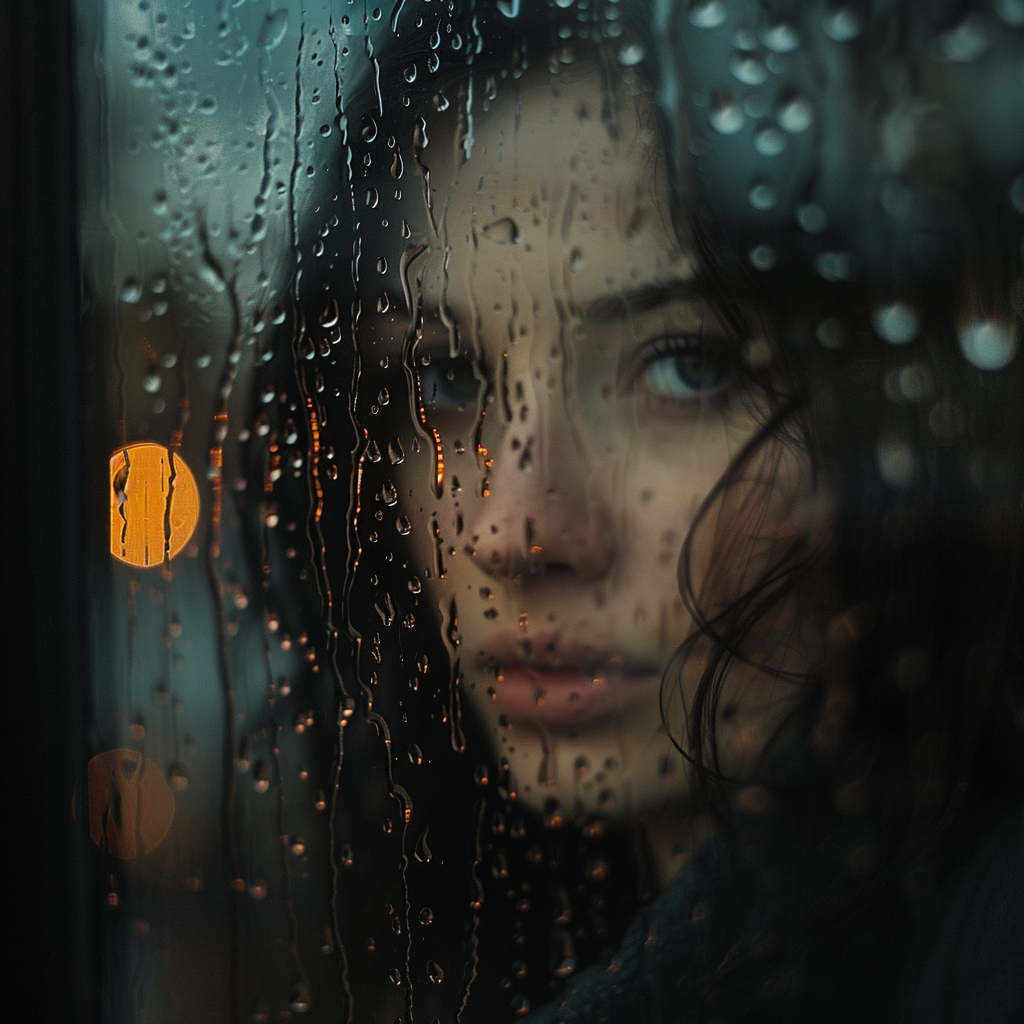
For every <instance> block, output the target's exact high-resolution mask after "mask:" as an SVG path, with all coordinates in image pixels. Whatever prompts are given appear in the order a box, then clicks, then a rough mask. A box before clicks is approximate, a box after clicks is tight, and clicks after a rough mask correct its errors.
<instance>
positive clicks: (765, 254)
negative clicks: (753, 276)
mask: <svg viewBox="0 0 1024 1024" xmlns="http://www.w3.org/2000/svg"><path fill="white" fill-rule="evenodd" d="M777 259H778V256H777V255H776V252H775V250H774V249H773V248H772V247H771V246H770V245H768V244H767V243H764V242H763V243H762V244H761V245H755V246H754V248H753V249H751V250H750V265H751V266H752V267H753V268H754V269H755V270H771V269H772V267H774V266H775V263H776V260H777Z"/></svg>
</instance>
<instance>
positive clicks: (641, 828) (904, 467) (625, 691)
mask: <svg viewBox="0 0 1024 1024" xmlns="http://www.w3.org/2000/svg"><path fill="white" fill-rule="evenodd" d="M279 4H280V6H279ZM876 6H877V5H876ZM882 6H884V5H882ZM891 7H892V10H888V9H887V10H884V11H883V10H880V9H876V7H872V6H871V5H867V4H860V3H851V4H848V5H842V4H832V3H825V2H821V3H811V4H787V3H768V2H759V0H736V2H729V0H693V2H684V0H678V2H672V0H653V2H650V3H642V2H634V0H552V2H550V3H549V2H541V0H537V2H529V0H475V2H471V0H467V2H465V3H462V2H458V0H448V2H445V0H398V2H397V3H395V4H394V5H392V6H388V7H376V6H373V4H372V0H371V2H370V3H358V4H357V3H355V2H354V0H333V2H328V0H317V2H311V3H303V4H298V3H293V2H290V0H289V2H284V0H271V2H268V3H260V2H257V0H249V2H248V3H247V2H245V0H237V2H229V0H192V2H191V3H184V4H170V3H161V2H159V0H139V2H132V3H123V4H117V5H115V4H80V5H79V11H78V17H79V22H80V32H81V39H82V42H81V49H80V53H79V72H78V73H79V83H80V104H79V106H80V140H79V149H80V152H81V185H80V190H81V196H82V206H81V221H80V234H81V246H82V253H83V268H84V271H83V281H82V288H83V295H84V297H85V310H86V316H85V334H86V346H87V360H86V365H87V369H88V373H87V379H86V381H85V382H84V387H85V388H86V395H87V401H86V405H87V410H88V430H89V432H90V441H91V443H92V445H93V447H95V448H96V449H97V450H102V451H103V452H105V453H107V459H106V461H104V462H103V464H102V465H96V466H91V467H89V475H90V480H91V481H92V483H91V493H92V496H93V504H94V506H95V508H94V509H93V511H94V512H96V513H97V514H96V516H95V528H94V530H93V536H92V547H91V551H90V558H91V562H90V565H91V589H92V594H93V599H92V605H91V614H92V622H91V628H92V634H91V651H92V658H91V674H92V687H93V692H92V718H91V721H90V722H88V723H84V724H83V728H84V729H86V730H87V733H88V740H89V746H90V759H89V760H88V762H87V763H86V764H83V765H82V766H81V770H80V773H79V782H78V785H77V787H76V790H75V793H74V795H73V800H72V802H73V805H74V814H75V816H76V818H77V819H78V820H79V821H80V822H81V837H82V844H83V849H87V850H88V856H89V857H90V858H91V859H90V863H91V865H92V868H93V877H94V880H95V892H94V898H95V899H96V900H97V901H99V902H101V903H102V904H103V906H104V915H105V924H104V934H103V939H102V942H103V948H102V970H103V994H102V1002H103V1013H104V1019H105V1020H110V1021H117V1022H121V1021H125V1022H129V1021H132V1022H134V1021H140V1022H141V1021H192V1020H223V1021H231V1022H236V1021H252V1022H271V1021H280V1020H290V1019H293V1018H303V1017H305V1018H308V1019H315V1020H325V1021H326V1020H331V1021H351V1022H356V1024H362V1022H370V1021H381V1022H388V1024H391V1022H393V1021H394V1022H397V1021H402V1022H404V1024H413V1022H414V1021H421V1022H424V1024H427V1022H433V1021H462V1022H464V1024H475V1022H497V1021H504V1020H512V1019H518V1018H526V1019H527V1020H537V1021H538V1022H540V1021H555V1020H560V1019H564V1020H565V1021H584V1020H588V1021H589V1020H597V1019H607V1020H610V1021H613V1022H614V1021H626V1020H634V1019H640V1018H641V1017H643V1018H649V1019H651V1020H666V1021H669V1020H677V1019H678V1020H683V1019H695V1020H704V1019H708V1020H711V1019H723V1020H724V1019H739V1017H740V1016H742V1014H743V1013H746V1012H748V1011H749V1010H750V1007H752V1006H753V1007H760V1006H763V1007H764V1008H765V1013H766V1014H767V1013H769V1011H770V1012H771V1013H781V1014H782V1017H783V1018H784V1017H785V1016H787V1014H789V1013H790V1011H792V1013H793V1014H797V1015H799V1014H803V1015H804V1016H805V1017H806V1018H807V1019H813V1017H814V1015H815V1014H816V1013H817V1012H818V1011H821V1010H822V1009H823V1008H824V1007H828V1006H830V1005H833V1004H832V1003H831V1002H830V1001H831V1000H835V999H839V998H840V997H841V994H842V993H848V990H850V989H851V988H852V989H858V986H857V984H856V979H858V978H861V977H867V976H872V977H874V976H875V973H877V971H876V968H878V965H877V964H876V963H875V962H874V961H873V960H872V956H881V955H882V953H884V954H885V956H884V958H883V959H884V960H885V971H883V972H882V974H884V978H883V980H882V982H880V985H881V989H880V990H879V991H880V994H879V995H878V996H877V997H876V996H871V997H870V998H878V999H879V1000H880V1001H881V1002H880V1003H879V1005H885V1006H889V1005H890V1004H889V1003H887V1002H885V1000H887V999H888V998H889V997H890V996H891V997H892V998H893V999H895V998H896V997H895V996H894V995H892V993H894V992H896V991H897V990H898V989H899V986H900V985H904V986H907V985H910V986H911V989H909V990H912V991H913V992H916V991H917V990H916V989H913V983H912V982H908V981H906V979H905V978H904V976H903V973H902V972H903V971H904V967H905V966H906V965H907V964H909V963H911V961H912V959H913V958H912V956H911V953H910V952H909V950H911V949H912V948H918V947H914V945H913V943H914V941H915V940H913V938H912V931H913V928H912V925H913V923H914V922H915V921H916V920H917V915H919V914H922V913H924V912H925V910H927V908H928V907H933V906H939V907H940V908H941V907H944V906H945V904H942V902H941V899H942V897H941V896H940V893H942V892H944V891H945V889H943V885H947V886H948V885H953V884H954V883H955V880H956V878H957V877H958V876H956V874H955V871H954V869H953V868H952V867H950V864H952V863H954V862H955V863H959V861H958V860H957V858H958V857H961V856H963V857H966V856H967V855H968V853H970V852H971V851H972V850H973V847H972V846H971V845H970V843H969V842H968V841H967V840H966V839H962V837H961V838H956V839H955V841H954V839H950V840H949V843H948V846H947V847H942V849H941V850H940V853H939V854H935V853H934V844H933V845H932V846H929V845H928V841H929V840H928V837H929V836H931V835H933V834H942V835H950V836H954V837H959V836H960V834H959V833H957V832H955V830H953V831H948V832H946V831H943V830H946V829H949V828H950V825H949V823H950V822H951V821H953V820H957V821H966V822H967V824H966V825H964V830H965V834H966V833H967V832H968V831H970V830H971V829H975V830H976V834H978V835H980V834H983V833H984V831H985V828H987V827H988V826H989V825H990V824H991V822H992V821H994V820H996V818H997V817H998V814H997V812H999V813H1001V812H1002V811H1004V810H1005V809H1006V807H1008V806H1011V804H1012V799H1011V798H1010V797H1007V798H1006V800H1005V801H1004V803H1000V804H999V806H998V807H997V808H995V809H993V810H991V811H986V812H985V813H984V814H979V815H978V817H977V818H972V817H970V816H969V815H968V816H967V817H966V818H964V816H963V815H962V814H961V812H960V806H961V802H962V800H963V794H964V793H965V792H966V791H967V790H968V789H969V788H970V787H971V786H979V785H980V786H984V785H986V779H987V776H985V775H984V774H979V773H981V772H982V769H980V768H978V769H975V768H974V767H972V766H973V765H975V764H976V763H977V762H978V761H979V758H978V756H977V755H978V738H977V737H978V735H979V734H981V732H983V731H984V730H985V729H989V730H990V731H991V732H992V734H993V735H995V734H998V735H999V736H1000V737H1002V739H1006V737H1007V736H1009V737H1013V736H1016V739H1017V741H1018V743H1019V734H1020V730H1021V728H1022V722H1024V718H1022V716H1021V710H1020V709H1021V707H1022V706H1024V701H1022V699H1021V698H1020V693H1019V666H1016V665H1015V663H1014V662H1013V661H1012V658H1010V657H1009V656H1008V655H1007V654H1006V651H1007V650H1008V649H1010V648H1012V646H1013V641H1012V636H1014V635H1016V634H1013V628H1015V627H1012V626H1011V625H1008V624H1007V618H1008V616H1009V613H1008V609H1009V610H1013V609H1017V610H1019V606H1020V595H1019V593H1018V592H1017V590H1016V589H1014V588H1015V586H1016V584H1015V583H1014V579H1015V577H1014V574H1013V572H1012V571H1010V570H1008V569H1007V568H1006V567H1007V566H1012V565H1016V564H1017V562H1019V557H1020V555H1019V550H1020V549H1019V538H1020V534H1021V522H1020V519H1021V507H1022V506H1021V464H1020V452H1019V441H1020V436H1021V426H1022V424H1021V422H1020V415H1019V412H1018V411H1015V410H1019V409H1020V408H1024V405H1021V404H1020V403H1018V402H1016V401H1015V399H1016V398H1018V397H1019V392H1020V390H1021V381H1020V371H1019V367H1018V365H1017V363H1018V354H1017V347H1018V344H1019V334H1020V330H1019V325H1018V319H1019V315H1020V311H1021V305H1022V297H1021V296H1022V290H1021V289H1022V285H1021V281H1022V278H1021V267H1020V263H1021V237H1022V233H1024V132H1021V131H1020V130H1019V126H1020V125H1021V123H1022V121H1024V87H1022V83H1021V79H1020V68H1021V66H1024V65H1022V64H1021V61H1022V59H1024V5H1022V4H1021V3H1019V2H1018V0H996V2H992V3H978V4H960V5H956V4H935V5H931V6H929V5H924V7H923V8H920V9H918V8H914V9H913V10H912V9H911V6H910V5H905V4H902V5H901V4H895V5H891ZM925 8H927V9H925ZM940 8H941V9H940ZM947 8H948V10H947ZM936 552H940V553H941V554H936ZM950 552H953V553H952V554H951V553H950ZM936 559H938V561H936ZM979 566H983V567H985V568H982V569H979V568H978V567H979ZM1000 566H1001V568H998V569H997V568H995V567H1000ZM951 581H955V582H951ZM1009 617H1012V616H1009ZM1014 672H1016V673H1017V674H1016V675H1014ZM1004 677H1006V678H1010V677H1012V679H1013V680H1015V681H1014V682H1012V684H1011V683H1007V684H1006V686H1005V687H1003V689H1000V688H999V687H997V686H995V684H994V683H993V680H995V679H997V678H998V679H999V680H1000V681H1002V680H1003V679H1004ZM971 680H973V681H974V682H973V683H971V688H970V693H971V694H974V695H975V696H971V697H970V698H968V697H967V696H965V688H966V687H967V685H968V683H969V682H970V681H971ZM999 685H1000V686H1002V685H1003V684H1002V682H1000V684H999ZM1015 687H1016V688H1015ZM997 691H998V692H997ZM977 694H981V695H982V696H976V695H977ZM1015 701H1016V703H1014V702H1015ZM866 709H869V710H866ZM880 722H884V723H886V725H885V726H884V727H883V726H882V725H880V724H879V723H880ZM893 723H895V724H893ZM965 723H967V724H965ZM890 726H891V728H890ZM897 732H898V733H900V736H899V737H898V738H896V737H895V736H894V734H895V733H897ZM1004 733H1005V736H1004V735H1003V734H1004ZM1011 746H1012V745H1011V744H1009V741H1007V749H1010V748H1011ZM1002 749H1003V747H999V750H1000V751H1001V750H1002ZM1014 756H1016V755H1013V754H1012V753H1008V754H1006V755H1005V756H1004V755H1003V754H1002V753H1000V754H998V756H997V755H993V757H994V758H995V761H994V762H993V764H995V763H996V762H998V765H999V766H1001V767H1006V766H1007V765H1011V764H1013V763H1015V762H1014V761H1013V758H1014ZM999 758H1003V760H999ZM985 770H988V769H987V768H986V769H985ZM992 771H993V773H994V774H998V771H996V769H992ZM972 773H973V774H972ZM1011 788H1012V787H1011ZM1000 799H1001V798H1000ZM995 803H998V801H995ZM972 813H973V812H972ZM987 814H990V817H986V815H987ZM957 815H961V816H960V817H959V818H958V817H957ZM971 834H972V835H973V834H975V833H974V832H972V833H971ZM794 837H798V838H797V839H794ZM957 843H959V845H957ZM908 851H911V852H908ZM929 858H932V859H929ZM922 865H923V866H922ZM951 878H952V879H953V880H954V881H953V882H950V881H949V879H951ZM872 901H874V902H872ZM886 901H888V903H887V904H886V905H887V906H890V907H892V908H895V909H893V910H891V914H892V915H893V916H892V917H891V918H890V917H886V916H885V914H883V913H882V912H881V911H879V912H878V913H877V914H876V915H875V916H873V917H870V918H869V919H867V920H866V921H865V920H861V919H860V918H857V919H856V920H854V917H853V916H844V915H849V913H850V911H849V908H850V907H851V906H858V905H864V906H871V907H875V906H876V905H881V904H882V903H886ZM929 901H931V902H929ZM833 912H834V913H835V914H836V915H838V917H837V918H836V920H839V921H840V922H841V924H840V925H837V926H836V928H833V929H832V930H829V927H827V925H826V923H825V917H826V916H827V914H829V913H833ZM934 912H935V913H938V912H939V911H934ZM886 913H889V911H886ZM794 922H796V923H794ZM893 922H895V923H893ZM890 925H891V927H889V926H890ZM901 928H903V929H904V931H900V930H899V929H901ZM844 929H845V930H844ZM873 929H875V930H877V931H879V932H881V931H885V932H886V936H890V935H897V934H898V935H900V936H904V935H905V934H906V935H911V938H907V939H906V942H905V946H900V948H899V949H898V950H897V951H896V952H895V953H894V952H893V951H892V949H891V948H890V946H887V945H885V944H884V943H881V942H878V943H875V942H873V941H866V940H865V941H862V940H861V939H860V938H858V937H863V936H869V937H870V936H872V935H875V931H873ZM819 939H820V941H819ZM901 941H902V940H901ZM865 947H870V948H868V949H867V950H865ZM879 951H882V952H879ZM930 955H931V950H930V947H928V946H927V944H926V945H925V947H924V951H923V952H919V953H917V954H914V956H917V958H918V959H922V960H923V961H928V958H929V956H930ZM928 962H930V961H928ZM837 964H838V965H839V966H836V965H837ZM906 969H907V970H908V971H909V970H910V968H909V967H906ZM886 972H888V973H886ZM751 979H755V980H753V981H752V980H751ZM813 979H818V980H813ZM851 979H853V981H851ZM921 984H922V985H924V984H925V983H923V982H922V983H921ZM886 986H889V987H888V988H886ZM909 990H908V991H909ZM858 991H859V989H858ZM929 994H930V990H927V989H926V988H925V987H922V989H921V992H920V993H918V995H919V996H920V999H921V1000H925V1001H926V999H927V997H928V995H929ZM843 998H845V997H843ZM858 998H861V996H860V995H858ZM864 998H865V999H867V1000H868V1001H867V1002H865V1003H864V1007H865V1012H866V1013H868V1015H869V1016H870V1014H871V1012H872V1011H873V1009H877V1006H875V1004H873V1003H871V1002H870V998H869V997H866V996H865V997H864ZM851 1005H852V1004H851ZM856 1005H857V1006H858V1007H859V1006H860V1004H859V1003H858V1004H856ZM922 1005H924V1004H922ZM780 1008H781V1009H780ZM797 1011H799V1014H798V1013H797ZM534 1014H536V1016H533V1015H534ZM631 1014H632V1015H633V1016H631ZM638 1015H639V1016H638ZM716 1015H717V1016H716ZM755 1016H756V1014H755ZM915 1019H916V1018H915ZM922 1019H924V1018H922Z"/></svg>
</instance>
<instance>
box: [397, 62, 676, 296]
mask: <svg viewBox="0 0 1024 1024" xmlns="http://www.w3.org/2000/svg"><path fill="white" fill-rule="evenodd" d="M437 128H438V130H434V131H432V132H431V134H430V143H429V145H428V146H427V148H426V149H425V150H424V153H423V162H424V164H425V165H426V166H428V167H429V172H430V176H429V194H430V200H431V207H432V213H433V224H431V221H430V218H429V217H428V216H427V214H426V210H425V209H424V208H423V203H422V201H421V202H420V207H421V208H420V210H419V211H418V214H417V216H416V219H415V221H414V222H413V221H411V222H410V223H415V224H416V225H417V226H418V227H419V230H420V233H421V236H422V237H421V241H423V242H426V243H427V246H428V249H427V251H426V252H425V253H424V256H423V257H421V258H420V259H419V260H418V261H417V262H418V263H419V267H418V268H417V272H416V277H417V279H418V280H420V281H421V287H422V289H423V297H424V300H425V301H426V302H427V303H428V304H434V305H436V304H437V303H438V301H439V300H440V297H441V294H442V292H444V294H445V297H446V302H447V303H448V305H449V306H450V307H451V308H452V309H453V312H455V313H456V314H458V313H459V310H458V309H457V308H456V306H457V305H458V304H462V303H465V304H473V305H474V306H476V307H477V308H478V312H479V313H481V314H484V315H485V314H486V307H487V306H488V305H489V304H491V299H492V298H493V300H494V302H496V303H500V301H501V297H502V295H503V294H504V295H507V296H509V298H510V299H511V300H513V301H515V300H516V299H517V298H518V299H519V300H520V305H521V300H522V299H523V298H524V297H525V296H524V295H523V294H520V295H518V296H517V295H516V294H511V295H509V292H510V291H511V292H513V293H514V292H519V293H526V296H528V297H529V298H531V299H532V300H533V302H534V305H535V306H537V304H539V305H540V306H543V305H544V304H545V302H554V303H555V304H556V305H557V304H558V303H559V302H562V303H564V305H565V307H566V309H567V310H569V311H573V310H575V311H577V312H579V313H581V314H582V313H583V312H585V309H586V307H588V306H589V305H591V304H592V303H593V302H594V301H596V300H598V299H600V298H602V297H604V296H607V295H609V294H611V295H615V294H618V293H621V292H622V291H625V290H630V289H632V288H635V287H637V286H638V285H642V284H645V283H647V282H649V281H653V280H659V279H664V278H668V277H687V276H689V273H690V260H689V253H688V251H687V247H686V246H685V245H680V243H679V240H678V239H677V237H676V234H675V232H674V230H673V227H672V221H671V217H670V214H669V210H670V207H669V202H668V196H667V183H666V182H667V178H666V173H665V167H664V159H663V154H662V150H661V147H660V145H659V141H658V135H657V132H656V128H655V121H654V116H653V111H652V109H651V106H650V103H649V101H648V100H647V98H646V97H645V96H644V95H642V94H637V92H636V90H629V89H627V88H626V86H625V85H624V84H623V83H621V82H617V83H615V84H612V85H607V84H602V77H601V75H600V73H599V72H598V69H597V68H596V66H594V67H591V68H584V69H580V70H577V69H575V68H574V69H573V73H572V75H571V77H566V76H565V75H561V76H554V75H551V74H549V73H547V72H546V71H537V72H532V73H530V74H528V75H526V76H524V77H523V78H522V79H521V80H520V81H518V82H515V83H512V82H503V83H501V84H500V85H499V93H498V96H497V97H496V99H495V100H494V101H493V102H491V103H490V106H489V109H488V110H486V111H482V110H479V109H477V111H476V113H475V114H473V115H472V117H466V116H465V115H463V120H462V125H461V127H460V129H459V130H457V131H456V130H454V129H453V128H452V126H451V125H450V124H449V125H447V126H442V125H438V126H437ZM434 225H436V232H435V230H434V227H433V226H434Z"/></svg>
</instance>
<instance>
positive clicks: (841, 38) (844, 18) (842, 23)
mask: <svg viewBox="0 0 1024 1024" xmlns="http://www.w3.org/2000/svg"><path fill="white" fill-rule="evenodd" d="M821 27H822V28H823V29H824V30H825V35H827V36H828V37H829V39H831V40H832V41H833V42H836V43H847V42H849V41H850V40H851V39H856V38H857V36H859V35H860V31H861V21H860V15H859V14H858V13H857V11H854V10H852V9H851V8H849V7H840V8H838V9H837V10H834V11H829V13H828V14H826V15H825V19H824V21H823V22H822V26H821Z"/></svg>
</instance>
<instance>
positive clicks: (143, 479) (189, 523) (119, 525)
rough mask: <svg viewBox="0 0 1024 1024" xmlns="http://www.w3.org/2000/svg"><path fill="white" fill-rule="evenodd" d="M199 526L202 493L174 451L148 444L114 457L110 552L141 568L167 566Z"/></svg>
mask: <svg viewBox="0 0 1024 1024" xmlns="http://www.w3.org/2000/svg"><path fill="white" fill-rule="evenodd" d="M198 522H199V490H198V488H197V487H196V481H195V477H194V476H193V475H192V471H191V470H190V469H189V468H188V466H186V465H185V461H184V459H182V457H181V456H180V455H179V454H178V453H177V452H175V451H168V449H167V448H165V447H164V446H163V445H162V444H156V443H155V442H153V441H143V442H140V443H138V444H130V445H126V446H125V447H123V448H118V449H117V451H115V452H114V454H113V455H112V456H111V457H110V553H111V554H112V555H113V556H114V557H115V558H117V559H119V560H120V561H122V562H127V563H128V564H129V565H137V566H141V567H146V566H151V565H163V564H164V563H165V561H170V560H171V559H172V558H174V556H175V555H177V554H178V553H179V552H180V551H181V550H182V548H184V547H185V545H186V544H187V543H188V541H189V539H190V538H191V536H192V533H193V531H194V530H195V528H196V524H197V523H198Z"/></svg>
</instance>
